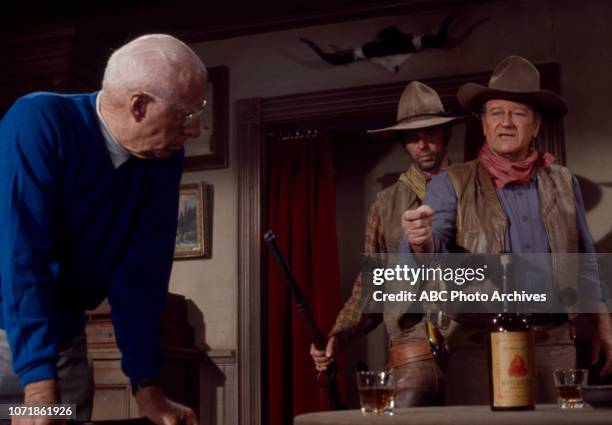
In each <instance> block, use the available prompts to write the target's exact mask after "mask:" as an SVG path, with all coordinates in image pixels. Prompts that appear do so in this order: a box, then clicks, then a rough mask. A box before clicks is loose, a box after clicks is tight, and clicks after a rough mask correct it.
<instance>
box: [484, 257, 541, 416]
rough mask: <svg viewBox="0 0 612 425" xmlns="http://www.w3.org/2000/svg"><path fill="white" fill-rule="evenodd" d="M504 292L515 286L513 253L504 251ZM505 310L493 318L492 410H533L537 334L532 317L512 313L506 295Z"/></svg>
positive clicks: (491, 342) (491, 354) (491, 353)
mask: <svg viewBox="0 0 612 425" xmlns="http://www.w3.org/2000/svg"><path fill="white" fill-rule="evenodd" d="M500 262H501V283H502V288H501V290H502V294H503V295H505V294H507V293H508V291H509V290H512V289H514V288H512V285H511V281H512V277H513V273H514V271H513V269H512V257H511V256H510V254H502V256H501V258H500ZM502 306H503V307H502V313H499V314H496V315H495V316H494V317H493V318H492V320H491V329H490V338H489V377H490V388H491V390H490V396H491V409H492V410H533V409H534V408H535V401H534V338H533V330H532V328H531V323H530V321H529V318H528V317H527V316H525V315H522V314H517V313H511V312H509V308H508V301H507V300H506V298H505V297H504V299H503V304H502Z"/></svg>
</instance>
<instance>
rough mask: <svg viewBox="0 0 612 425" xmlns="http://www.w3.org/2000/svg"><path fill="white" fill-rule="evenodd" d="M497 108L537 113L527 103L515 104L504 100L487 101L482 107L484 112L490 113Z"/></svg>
mask: <svg viewBox="0 0 612 425" xmlns="http://www.w3.org/2000/svg"><path fill="white" fill-rule="evenodd" d="M498 108H499V109H504V110H514V109H524V110H526V111H531V112H537V111H536V110H535V109H534V108H533V106H531V105H529V104H527V103H521V102H515V101H513V100H506V99H491V100H487V101H486V102H485V103H484V105H483V109H484V110H485V111H490V110H492V109H498Z"/></svg>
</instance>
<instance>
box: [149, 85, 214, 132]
mask: <svg viewBox="0 0 612 425" xmlns="http://www.w3.org/2000/svg"><path fill="white" fill-rule="evenodd" d="M143 93H144V94H146V95H147V96H150V97H152V98H154V99H157V100H159V101H161V102H165V103H168V101H166V100H165V99H163V98H162V97H160V96H158V95H156V94H155V93H151V92H143ZM207 103H208V102H207V101H206V99H204V100H203V101H202V104H201V105H200V107H199V108H198V109H196V110H195V111H191V112H187V113H183V114H182V115H183V128H189V127H191V126H192V125H193V123H194V122H195V121H196V120H198V119H199V118H200V117H201V116H202V114H203V113H204V108H206V104H207ZM170 106H172V105H170Z"/></svg>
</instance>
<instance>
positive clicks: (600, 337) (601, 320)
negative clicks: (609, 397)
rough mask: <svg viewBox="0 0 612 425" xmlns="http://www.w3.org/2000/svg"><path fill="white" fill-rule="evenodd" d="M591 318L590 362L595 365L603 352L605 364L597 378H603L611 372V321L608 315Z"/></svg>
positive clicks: (594, 315) (600, 314)
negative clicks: (593, 326)
mask: <svg viewBox="0 0 612 425" xmlns="http://www.w3.org/2000/svg"><path fill="white" fill-rule="evenodd" d="M592 318H593V324H594V325H595V333H594V334H593V341H592V350H591V362H592V364H597V362H598V361H599V356H600V355H601V352H602V351H603V353H604V354H603V355H604V356H605V362H604V364H603V367H602V368H601V372H600V373H599V376H605V375H608V374H609V373H610V372H612V319H610V315H609V314H608V313H595V314H593V316H592Z"/></svg>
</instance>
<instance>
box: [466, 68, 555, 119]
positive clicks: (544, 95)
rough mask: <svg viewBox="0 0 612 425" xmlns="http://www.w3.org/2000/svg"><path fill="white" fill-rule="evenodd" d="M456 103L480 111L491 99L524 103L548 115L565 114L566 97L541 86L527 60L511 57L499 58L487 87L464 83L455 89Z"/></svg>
mask: <svg viewBox="0 0 612 425" xmlns="http://www.w3.org/2000/svg"><path fill="white" fill-rule="evenodd" d="M457 99H459V103H460V104H461V105H462V106H463V107H464V108H466V109H468V110H470V111H472V112H475V113H477V114H480V112H481V108H482V105H483V104H484V103H485V102H486V101H488V100H491V99H504V100H512V101H515V102H520V103H526V104H527V105H531V106H532V107H533V108H535V110H536V111H538V112H539V113H540V114H542V115H543V116H546V117H548V118H556V117H562V116H563V115H565V114H566V113H567V105H566V103H565V100H563V98H562V97H561V96H559V95H558V94H556V93H554V92H552V91H550V90H541V89H540V73H539V72H538V70H537V69H536V67H535V66H533V64H532V63H531V62H529V61H528V60H527V59H525V58H522V57H520V56H510V57H507V58H506V59H504V60H503V61H501V63H500V64H499V65H497V67H495V70H494V71H493V74H492V75H491V79H490V80H489V86H488V87H485V86H481V85H480V84H474V83H467V84H464V85H462V86H461V88H459V91H458V92H457Z"/></svg>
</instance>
